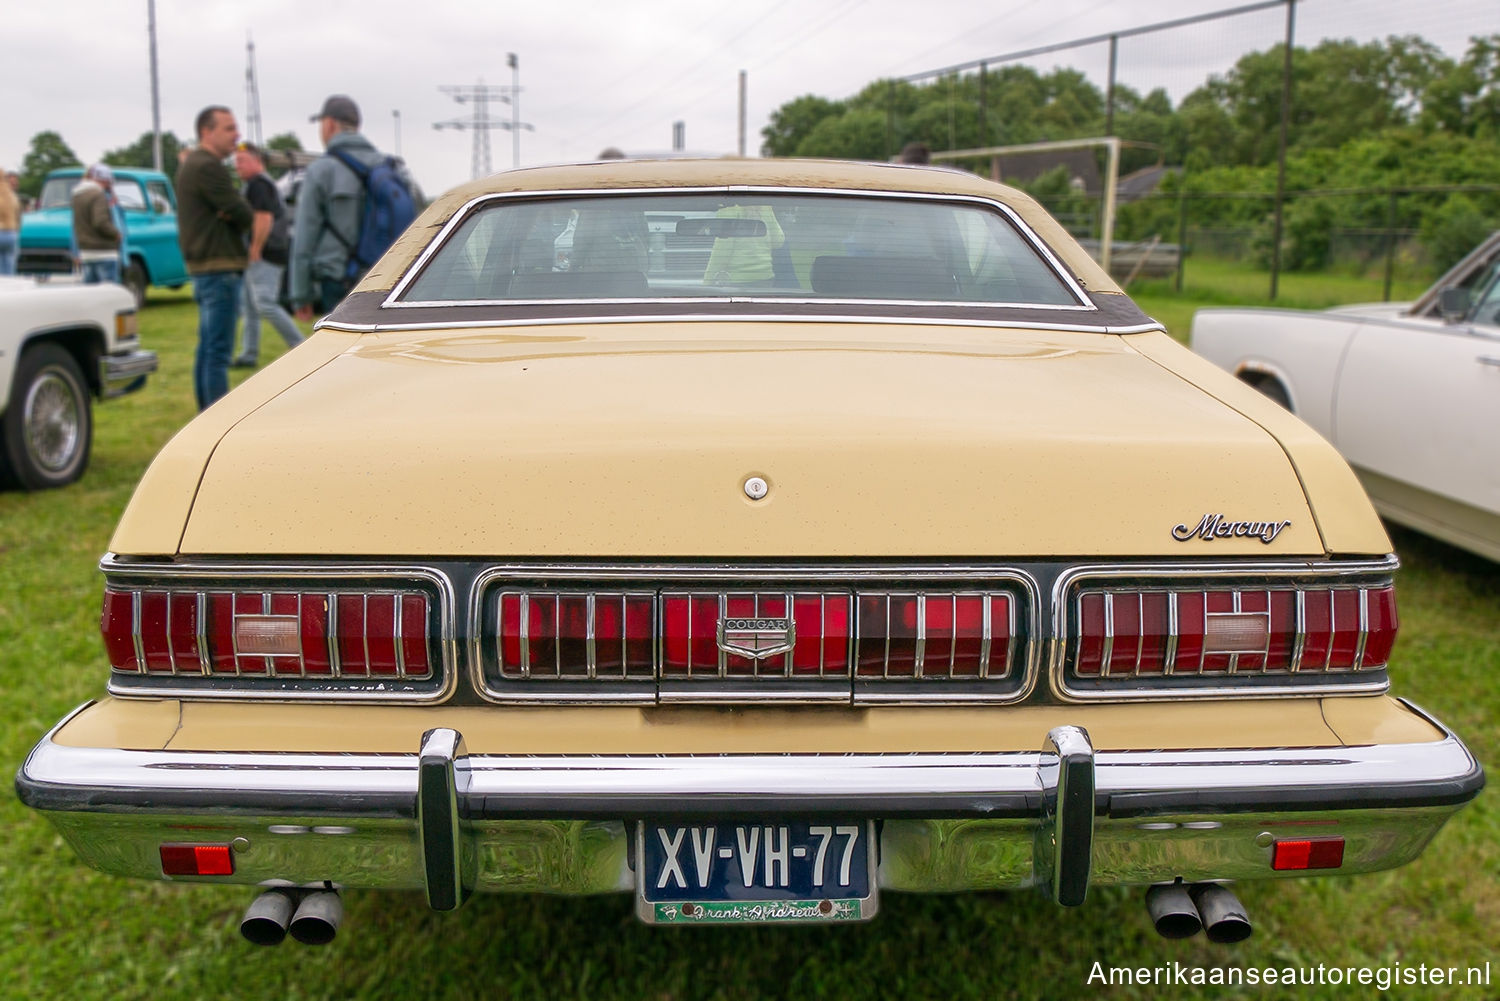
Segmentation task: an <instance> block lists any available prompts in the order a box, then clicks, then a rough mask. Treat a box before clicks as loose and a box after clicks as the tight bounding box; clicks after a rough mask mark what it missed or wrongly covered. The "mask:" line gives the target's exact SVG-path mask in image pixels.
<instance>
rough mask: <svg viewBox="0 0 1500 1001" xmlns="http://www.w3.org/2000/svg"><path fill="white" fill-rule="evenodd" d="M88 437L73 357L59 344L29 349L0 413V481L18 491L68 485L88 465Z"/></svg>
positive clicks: (90, 422)
mask: <svg viewBox="0 0 1500 1001" xmlns="http://www.w3.org/2000/svg"><path fill="white" fill-rule="evenodd" d="M93 434H94V417H93V410H92V399H91V397H90V393H89V387H88V384H87V383H85V382H84V379H83V370H82V369H81V368H80V367H79V362H78V359H76V358H75V357H74V356H73V355H72V354H70V353H69V352H68V351H67V350H66V349H65V348H64V347H63V346H62V345H59V344H53V343H47V342H42V343H37V344H31V345H28V346H27V347H26V349H25V350H24V351H23V352H22V353H21V357H20V360H19V361H18V363H17V365H16V374H15V379H14V381H13V382H12V383H11V392H10V402H9V404H8V405H7V406H6V407H5V411H4V413H3V414H0V481H3V483H4V485H11V486H18V487H20V488H21V489H22V490H46V489H49V488H52V487H60V486H64V485H66V484H69V483H72V482H73V481H74V480H76V479H78V477H80V476H82V475H83V471H84V469H85V468H87V466H88V462H89V447H90V445H91V444H92V439H93Z"/></svg>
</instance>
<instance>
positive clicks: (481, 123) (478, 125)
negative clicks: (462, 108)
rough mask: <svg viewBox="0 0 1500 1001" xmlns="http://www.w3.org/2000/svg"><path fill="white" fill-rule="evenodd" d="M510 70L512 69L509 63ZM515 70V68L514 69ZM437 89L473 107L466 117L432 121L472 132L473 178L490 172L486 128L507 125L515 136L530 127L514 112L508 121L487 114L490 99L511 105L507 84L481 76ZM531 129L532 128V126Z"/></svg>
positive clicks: (517, 152) (518, 154)
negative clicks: (476, 80)
mask: <svg viewBox="0 0 1500 1001" xmlns="http://www.w3.org/2000/svg"><path fill="white" fill-rule="evenodd" d="M511 68H512V69H513V70H515V69H516V66H515V65H512V66H511ZM517 72H519V70H517ZM438 90H440V91H442V92H443V93H444V94H447V95H449V96H450V97H452V98H453V99H454V100H455V101H457V102H458V103H459V104H468V105H471V106H472V107H473V109H474V110H473V114H472V115H471V116H470V117H469V118H452V119H449V120H448V121H446V122H433V123H432V127H433V128H435V129H459V130H467V131H470V132H473V133H474V153H473V158H472V162H471V171H472V176H473V177H474V178H475V179H478V178H481V177H485V176H487V175H488V174H490V173H493V169H494V168H493V167H491V165H490V131H491V130H493V129H509V130H510V131H512V132H514V133H516V134H517V135H518V136H519V133H520V130H521V129H532V127H531V126H530V125H528V124H526V123H525V122H522V121H520V120H519V119H518V118H517V117H516V116H515V115H514V114H512V116H511V120H510V121H506V120H504V119H503V118H492V117H491V116H490V102H492V101H498V102H500V103H502V104H505V103H509V104H511V105H512V108H514V101H513V98H514V95H513V94H512V93H510V92H511V90H512V88H511V87H500V86H493V85H489V84H486V83H485V82H484V80H483V78H481V79H480V80H479V82H478V83H476V84H474V85H473V86H469V85H466V84H465V85H453V86H444V87H439V88H438ZM532 131H536V130H535V129H532ZM515 156H516V161H517V164H519V162H520V158H521V146H520V140H519V138H517V140H516V147H515Z"/></svg>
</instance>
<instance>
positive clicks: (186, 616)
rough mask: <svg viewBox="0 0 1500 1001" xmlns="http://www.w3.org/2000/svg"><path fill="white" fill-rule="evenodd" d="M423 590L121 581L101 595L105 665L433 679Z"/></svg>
mask: <svg viewBox="0 0 1500 1001" xmlns="http://www.w3.org/2000/svg"><path fill="white" fill-rule="evenodd" d="M433 611H434V602H433V599H432V597H431V596H430V595H429V594H427V593H426V592H425V591H417V590H410V591H382V592H360V593H348V592H341V591H291V590H229V589H219V588H208V589H202V590H186V589H179V588H150V587H142V588H126V587H120V586H115V585H111V586H109V587H108V588H106V589H105V592H104V612H103V616H102V618H101V620H100V629H101V631H102V632H103V634H104V648H105V651H106V653H107V654H108V656H109V662H110V666H111V667H113V668H114V670H115V671H117V672H121V673H124V674H131V675H144V676H147V677H151V676H163V677H169V676H184V675H187V676H192V675H196V676H204V677H211V678H224V677H230V678H235V677H238V678H330V679H333V678H351V679H361V680H379V679H382V678H389V679H396V680H403V679H404V680H414V681H420V680H426V679H431V678H432V677H433V663H434V659H433V653H432V648H433V641H434V632H433V629H432V625H431V623H432V621H433Z"/></svg>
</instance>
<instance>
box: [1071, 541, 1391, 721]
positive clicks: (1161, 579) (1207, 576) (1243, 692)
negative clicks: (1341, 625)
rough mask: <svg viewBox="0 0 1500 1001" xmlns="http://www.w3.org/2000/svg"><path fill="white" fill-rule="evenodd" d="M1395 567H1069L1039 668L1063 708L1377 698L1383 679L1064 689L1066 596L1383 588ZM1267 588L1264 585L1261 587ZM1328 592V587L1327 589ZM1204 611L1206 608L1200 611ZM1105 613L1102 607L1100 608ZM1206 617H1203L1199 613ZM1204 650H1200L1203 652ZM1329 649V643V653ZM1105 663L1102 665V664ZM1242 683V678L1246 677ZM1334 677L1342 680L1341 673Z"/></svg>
mask: <svg viewBox="0 0 1500 1001" xmlns="http://www.w3.org/2000/svg"><path fill="white" fill-rule="evenodd" d="M1400 566H1401V561H1400V560H1399V559H1397V558H1396V556H1395V554H1391V555H1389V556H1386V557H1384V558H1382V559H1373V560H1348V561H1332V560H1330V561H1316V562H1315V561H1311V560H1303V561H1297V560H1279V561H1274V562H1273V561H1266V562H1255V563H1252V562H1245V563H1222V564H1221V563H1207V564H1183V563H1146V564H1141V565H1139V566H1122V565H1120V564H1105V563H1101V564H1088V565H1080V566H1075V567H1070V568H1068V569H1066V570H1064V571H1063V572H1062V573H1060V574H1058V577H1057V581H1056V583H1055V584H1054V585H1053V589H1052V635H1053V636H1054V637H1055V639H1056V642H1054V643H1053V653H1052V658H1051V662H1050V663H1049V664H1047V665H1045V667H1044V670H1045V671H1046V673H1047V674H1048V676H1049V677H1050V679H1051V682H1052V689H1053V692H1054V693H1055V694H1056V695H1057V697H1058V698H1059V699H1061V700H1063V701H1064V702H1079V703H1082V702H1100V701H1133V700H1142V699H1164V698H1171V699H1208V698H1226V697H1234V698H1245V697H1251V696H1253V697H1255V698H1297V697H1313V696H1322V695H1353V694H1366V693H1381V692H1385V691H1387V690H1389V688H1390V679H1389V677H1383V678H1378V679H1375V680H1372V681H1368V682H1348V681H1340V682H1337V683H1330V684H1326V685H1321V684H1308V685H1262V684H1259V683H1256V684H1253V686H1252V685H1244V686H1215V687H1193V688H1188V687H1172V686H1170V685H1166V686H1164V685H1154V686H1152V685H1151V679H1147V681H1146V682H1145V683H1144V684H1142V685H1141V686H1140V687H1135V688H1128V687H1121V688H1119V689H1110V690H1108V691H1098V690H1090V689H1080V688H1077V687H1075V686H1072V685H1070V684H1069V683H1068V676H1067V675H1068V671H1067V662H1068V656H1069V647H1071V646H1072V644H1071V643H1070V642H1069V640H1070V638H1071V634H1070V633H1069V631H1068V627H1069V619H1070V617H1071V616H1075V615H1076V614H1077V609H1076V608H1072V607H1070V604H1069V601H1068V599H1069V596H1070V595H1071V594H1072V593H1073V589H1074V588H1075V587H1077V586H1080V585H1081V584H1083V583H1084V582H1093V581H1100V582H1104V585H1105V586H1108V582H1110V581H1119V580H1126V579H1136V578H1148V579H1153V578H1154V579H1153V580H1152V583H1153V584H1156V585H1160V584H1170V582H1171V581H1173V580H1177V579H1188V580H1197V581H1215V580H1230V579H1234V578H1241V579H1246V580H1251V581H1254V580H1256V579H1257V578H1276V579H1277V580H1278V581H1279V580H1287V579H1290V580H1306V581H1309V582H1322V581H1323V580H1325V579H1326V578H1337V579H1338V580H1343V581H1347V579H1348V578H1349V577H1351V576H1368V577H1370V578H1373V579H1379V580H1382V581H1386V582H1388V581H1389V580H1390V578H1391V576H1392V575H1394V574H1395V572H1396V570H1397V569H1398V568H1399V567H1400ZM1271 583H1273V582H1272V581H1267V584H1268V585H1269V584H1271ZM1329 586H1332V585H1331V584H1330V585H1329ZM1205 607H1206V606H1205ZM1106 608H1108V602H1106ZM1205 617H1206V612H1205ZM1206 648H1207V644H1205V649H1206ZM1332 649H1333V645H1332V643H1330V644H1329V650H1330V651H1331V650H1332ZM1106 663H1107V662H1106ZM1197 676H1199V677H1211V676H1212V675H1204V674H1203V673H1202V664H1201V661H1200V665H1199V672H1198V675H1197ZM1105 677H1108V675H1107V673H1106V672H1105V671H1104V670H1101V672H1100V678H1105ZM1247 677H1248V676H1247ZM1336 677H1341V678H1343V677H1348V673H1347V672H1344V673H1341V674H1340V675H1337V676H1336Z"/></svg>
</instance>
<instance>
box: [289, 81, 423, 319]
mask: <svg viewBox="0 0 1500 1001" xmlns="http://www.w3.org/2000/svg"><path fill="white" fill-rule="evenodd" d="M312 121H315V122H317V123H318V134H319V136H320V137H321V138H322V140H323V147H324V149H325V150H327V153H326V154H325V155H324V156H321V157H319V158H318V159H316V160H314V161H313V162H312V164H311V165H310V166H309V167H308V168H307V174H306V176H305V177H304V178H303V180H302V190H301V191H300V192H299V193H298V195H297V217H296V225H295V227H294V232H293V235H292V263H291V300H292V302H293V304H295V305H296V307H297V318H298V319H300V320H311V319H312V317H313V308H314V307H315V306H316V307H317V309H318V310H319V311H320V312H323V313H326V312H328V311H329V310H331V309H333V307H334V306H335V305H337V303H338V301H339V300H340V299H342V298H343V297H344V296H345V295H347V294H348V292H349V290H350V289H351V288H353V287H354V286H355V284H356V283H357V282H358V281H359V279H360V278H361V277H363V276H364V273H365V271H367V270H368V269H369V267H370V265H372V264H374V263H375V260H376V259H377V258H378V257H379V256H380V255H381V254H382V253H384V252H385V249H386V248H387V247H389V246H390V245H391V243H392V242H393V241H394V240H395V239H396V237H398V236H400V235H401V232H402V231H403V230H405V229H406V227H407V225H408V224H410V223H411V221H412V219H413V218H415V216H416V187H415V185H413V183H412V180H411V175H410V174H409V173H408V172H407V170H406V167H405V165H403V164H402V163H401V161H400V160H397V159H395V158H394V157H388V156H386V155H385V154H384V153H381V152H380V151H379V150H377V149H376V148H375V147H374V146H373V145H372V144H371V143H370V141H369V140H368V139H366V138H365V137H364V136H363V135H361V134H360V131H359V121H360V118H359V106H358V105H356V104H355V103H354V101H353V100H351V99H350V98H348V97H346V96H344V95H343V94H335V95H333V96H332V97H330V98H329V99H328V100H326V101H324V102H323V108H322V110H320V111H319V112H318V113H317V114H316V115H313V116H312Z"/></svg>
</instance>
